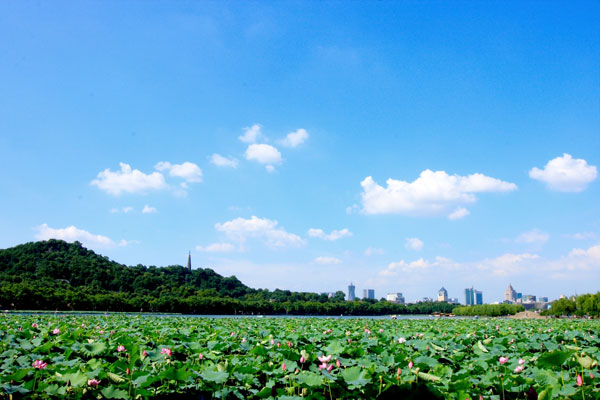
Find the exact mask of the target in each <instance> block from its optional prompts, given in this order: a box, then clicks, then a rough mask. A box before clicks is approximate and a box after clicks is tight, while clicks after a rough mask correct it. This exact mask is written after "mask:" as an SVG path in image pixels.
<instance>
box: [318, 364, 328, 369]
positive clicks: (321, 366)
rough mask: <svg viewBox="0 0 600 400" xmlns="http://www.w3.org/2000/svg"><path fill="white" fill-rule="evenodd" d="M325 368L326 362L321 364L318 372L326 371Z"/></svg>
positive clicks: (326, 366)
mask: <svg viewBox="0 0 600 400" xmlns="http://www.w3.org/2000/svg"><path fill="white" fill-rule="evenodd" d="M327 368H328V365H327V363H326V362H324V363H322V364H320V365H319V371H320V370H322V369H327Z"/></svg>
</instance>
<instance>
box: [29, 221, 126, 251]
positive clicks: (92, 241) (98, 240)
mask: <svg viewBox="0 0 600 400" xmlns="http://www.w3.org/2000/svg"><path fill="white" fill-rule="evenodd" d="M36 229H37V231H38V232H37V233H36V234H35V238H36V239H37V240H48V239H60V240H64V241H66V242H75V241H78V242H81V243H82V244H83V245H84V246H85V247H89V248H109V247H116V246H127V245H129V244H132V243H138V242H137V241H128V240H121V241H119V242H118V243H117V242H115V241H114V240H112V239H111V238H109V237H107V236H103V235H94V234H92V233H90V232H88V231H84V230H83V229H78V228H76V227H75V226H73V225H71V226H68V227H66V228H58V229H55V228H51V227H49V226H48V225H47V224H42V225H40V226H38V227H37V228H36Z"/></svg>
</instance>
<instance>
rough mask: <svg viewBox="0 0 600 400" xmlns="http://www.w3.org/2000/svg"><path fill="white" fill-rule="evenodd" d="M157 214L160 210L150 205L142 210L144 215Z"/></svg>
mask: <svg viewBox="0 0 600 400" xmlns="http://www.w3.org/2000/svg"><path fill="white" fill-rule="evenodd" d="M157 212H158V210H157V209H156V208H154V207H150V206H149V205H148V204H146V205H145V206H144V208H143V209H142V214H155V213H157Z"/></svg>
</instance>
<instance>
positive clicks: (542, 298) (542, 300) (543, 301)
mask: <svg viewBox="0 0 600 400" xmlns="http://www.w3.org/2000/svg"><path fill="white" fill-rule="evenodd" d="M539 302H540V303H547V302H548V298H547V297H540V299H539Z"/></svg>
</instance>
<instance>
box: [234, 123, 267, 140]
mask: <svg viewBox="0 0 600 400" xmlns="http://www.w3.org/2000/svg"><path fill="white" fill-rule="evenodd" d="M260 128H261V126H260V125H259V124H254V125H252V126H250V127H246V128H244V134H243V135H242V136H238V139H240V141H242V142H244V143H256V141H257V140H258V138H260V137H261V136H262V134H261V133H260Z"/></svg>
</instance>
